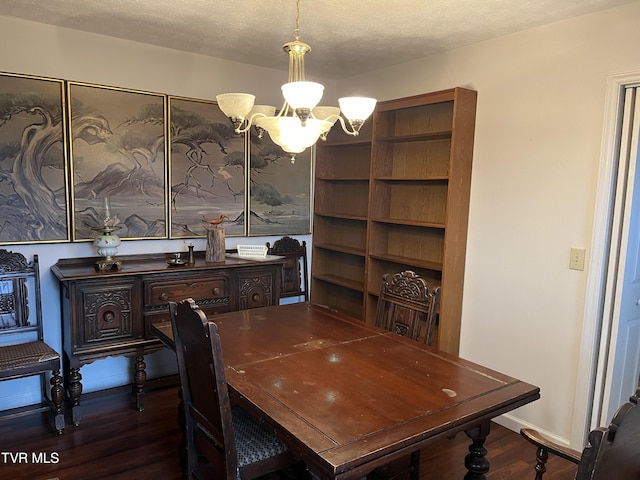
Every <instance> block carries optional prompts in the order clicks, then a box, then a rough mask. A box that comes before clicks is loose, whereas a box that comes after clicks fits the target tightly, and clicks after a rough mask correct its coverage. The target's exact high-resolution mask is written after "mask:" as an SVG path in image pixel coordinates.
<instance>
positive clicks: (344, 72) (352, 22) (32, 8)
mask: <svg viewBox="0 0 640 480" xmlns="http://www.w3.org/2000/svg"><path fill="white" fill-rule="evenodd" d="M636 1H637V0H636ZM626 3H632V2H631V0H301V6H300V30H301V35H300V39H301V40H302V41H304V42H306V43H309V44H310V45H311V47H312V52H311V53H310V54H309V55H308V56H307V58H306V70H307V73H308V74H313V75H318V76H323V77H327V78H339V77H348V76H351V75H355V74H357V73H362V72H368V71H372V70H376V69H379V68H382V67H386V66H391V65H394V64H397V63H401V62H404V61H407V60H410V59H413V58H419V57H424V56H427V55H430V54H433V53H436V52H440V51H444V50H450V49H453V48H457V47H461V46H464V45H469V44H472V43H476V42H479V41H482V40H487V39H490V38H494V37H498V36H502V35H506V34H509V33H513V32H517V31H521V30H525V29H528V28H532V27H535V26H538V25H542V24H545V23H551V22H556V21H560V20H564V19H567V18H570V17H574V16H578V15H583V14H587V13H592V12H595V11H598V10H603V9H606V8H611V7H615V6H618V5H623V4H626ZM0 15H3V16H7V17H19V18H22V19H26V20H31V21H35V22H41V23H46V24H50V25H57V26H60V27H67V28H72V29H76V30H84V31H88V32H93V33H98V34H102V35H108V36H112V37H119V38H123V39H128V40H134V41H137V42H143V43H148V44H153V45H159V46H164V47H169V48H174V49H178V50H183V51H187V52H193V53H198V54H202V55H208V56H212V57H219V58H226V59H230V60H235V61H239V62H243V63H249V64H253V65H260V66H266V67H271V68H277V69H281V70H286V68H287V57H286V56H285V54H284V53H283V52H282V45H283V44H284V43H285V42H288V41H290V40H292V39H293V31H294V28H295V1H294V0H233V1H232V0H0Z"/></svg>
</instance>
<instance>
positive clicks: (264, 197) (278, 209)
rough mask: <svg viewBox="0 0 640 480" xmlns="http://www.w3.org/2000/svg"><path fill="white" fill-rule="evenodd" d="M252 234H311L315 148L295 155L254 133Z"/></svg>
mask: <svg viewBox="0 0 640 480" xmlns="http://www.w3.org/2000/svg"><path fill="white" fill-rule="evenodd" d="M249 148H250V151H249V153H250V156H249V162H250V166H251V169H250V170H251V173H250V183H249V195H250V197H249V212H250V215H249V235H251V236H257V235H296V234H298V235H302V234H307V233H310V232H311V215H310V211H311V148H307V149H306V150H305V151H304V152H302V153H299V154H297V155H296V156H295V162H294V163H291V155H289V154H288V153H285V152H284V151H283V150H282V148H281V147H280V146H278V145H276V144H275V143H273V141H271V138H269V134H268V133H267V132H265V133H264V135H263V136H262V138H258V135H256V134H255V132H253V130H252V132H251V142H250V145H249Z"/></svg>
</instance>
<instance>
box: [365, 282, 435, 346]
mask: <svg viewBox="0 0 640 480" xmlns="http://www.w3.org/2000/svg"><path fill="white" fill-rule="evenodd" d="M439 298H440V287H436V288H435V289H434V290H433V291H432V292H430V291H429V287H428V285H427V282H426V281H425V280H424V279H423V278H421V277H420V276H419V275H417V274H416V273H415V272H413V271H411V270H405V271H403V272H398V273H393V274H391V273H387V274H385V275H384V276H383V278H382V286H381V288H380V297H379V298H378V307H377V311H376V325H377V326H379V327H381V328H385V329H387V330H390V331H392V332H395V333H397V334H398V335H402V336H404V337H408V338H411V339H412V340H418V341H420V342H423V343H425V344H427V345H431V344H432V343H433V335H434V331H435V326H436V317H437V311H438V303H439Z"/></svg>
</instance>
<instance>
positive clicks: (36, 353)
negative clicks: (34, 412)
mask: <svg viewBox="0 0 640 480" xmlns="http://www.w3.org/2000/svg"><path fill="white" fill-rule="evenodd" d="M0 345H1V346H0V381H4V380H13V379H16V378H23V377H30V376H34V375H39V376H40V382H41V395H42V407H43V408H45V407H49V408H50V409H51V410H52V412H53V423H54V426H55V429H56V431H57V432H58V433H62V431H63V429H64V413H63V401H64V387H63V379H62V376H61V375H60V354H59V353H58V352H56V351H55V350H54V349H53V348H51V347H50V346H49V345H47V344H46V343H45V342H44V333H43V325H42V307H41V298H40V270H39V265H38V255H34V256H33V262H30V263H29V262H27V259H26V258H25V257H24V255H22V254H20V253H16V252H9V251H7V250H4V249H0ZM48 374H51V379H50V384H51V398H48V396H47V393H46V392H47V375H48Z"/></svg>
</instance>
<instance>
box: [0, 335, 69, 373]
mask: <svg viewBox="0 0 640 480" xmlns="http://www.w3.org/2000/svg"><path fill="white" fill-rule="evenodd" d="M52 360H60V354H59V353H58V352H56V351H55V350H54V349H53V348H51V347H50V346H49V345H47V344H46V343H44V342H40V341H34V342H28V343H20V344H18V345H5V346H2V347H0V377H4V376H7V375H11V374H12V373H13V372H12V371H13V370H15V369H21V368H28V367H32V366H34V367H35V366H40V364H43V363H46V362H50V361H52ZM39 368H42V367H39Z"/></svg>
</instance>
